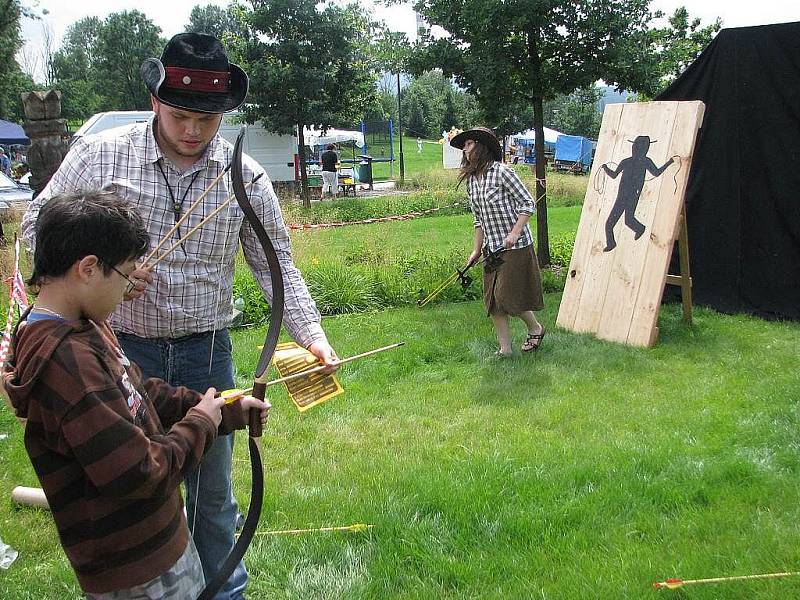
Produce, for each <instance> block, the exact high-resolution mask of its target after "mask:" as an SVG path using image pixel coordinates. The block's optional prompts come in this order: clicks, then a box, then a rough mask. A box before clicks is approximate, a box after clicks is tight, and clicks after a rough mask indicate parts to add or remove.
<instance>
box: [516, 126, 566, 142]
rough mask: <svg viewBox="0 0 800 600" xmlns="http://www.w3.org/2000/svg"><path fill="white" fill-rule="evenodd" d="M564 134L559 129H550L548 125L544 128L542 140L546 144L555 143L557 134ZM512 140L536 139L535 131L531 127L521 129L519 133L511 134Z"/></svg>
mask: <svg viewBox="0 0 800 600" xmlns="http://www.w3.org/2000/svg"><path fill="white" fill-rule="evenodd" d="M560 135H564V134H563V133H561V132H560V131H556V130H555V129H550V128H549V127H545V128H544V141H545V142H547V143H548V144H555V143H556V142H557V141H558V136H560ZM511 138H512V139H514V140H530V141H533V140H535V139H536V132H535V131H534V130H533V129H528V130H527V131H522V132H520V133H515V134H514V135H512V136H511Z"/></svg>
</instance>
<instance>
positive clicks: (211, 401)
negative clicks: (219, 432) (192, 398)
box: [195, 388, 225, 427]
mask: <svg viewBox="0 0 800 600" xmlns="http://www.w3.org/2000/svg"><path fill="white" fill-rule="evenodd" d="M216 394H217V390H215V389H214V388H208V390H207V391H206V393H205V394H203V399H202V400H200V402H198V403H197V404H196V405H195V408H196V409H198V410H200V411H201V412H202V413H203V414H205V415H206V416H207V417H208V418H209V419H211V420H212V421H214V427H219V424H220V423H221V422H222V411H221V409H222V406H223V405H224V404H225V398H220V397H215V396H216Z"/></svg>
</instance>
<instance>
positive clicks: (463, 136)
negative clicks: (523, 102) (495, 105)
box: [450, 127, 503, 161]
mask: <svg viewBox="0 0 800 600" xmlns="http://www.w3.org/2000/svg"><path fill="white" fill-rule="evenodd" d="M467 140H474V141H476V142H480V143H481V144H483V145H484V146H486V147H487V148H488V149H489V152H491V154H492V158H494V159H495V160H499V161H502V160H503V149H502V148H500V142H498V141H497V138H496V137H495V135H494V133H493V132H492V130H491V129H488V128H486V127H473V128H472V129H467V130H466V131H462V132H461V133H459V134H458V135H457V136H455V137H454V138H453V139H452V140H450V145H451V146H452V147H453V148H458V149H459V150H463V149H464V144H465V143H466V141H467Z"/></svg>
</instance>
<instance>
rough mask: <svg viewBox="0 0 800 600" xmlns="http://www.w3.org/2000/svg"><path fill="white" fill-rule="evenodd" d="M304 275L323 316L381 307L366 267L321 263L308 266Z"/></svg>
mask: <svg viewBox="0 0 800 600" xmlns="http://www.w3.org/2000/svg"><path fill="white" fill-rule="evenodd" d="M304 276H305V280H306V283H307V284H308V290H309V292H311V297H312V298H314V301H315V302H316V303H317V308H318V309H319V311H320V312H321V313H322V314H324V315H337V314H342V313H352V312H363V311H366V310H371V309H376V308H381V306H380V303H379V301H378V298H377V297H376V296H375V290H374V288H373V285H372V282H373V277H372V274H371V273H370V271H369V270H368V269H365V268H363V267H357V266H352V267H348V266H345V265H341V264H336V263H322V264H319V265H316V266H314V267H311V268H310V269H308V270H307V271H306V272H305V273H304Z"/></svg>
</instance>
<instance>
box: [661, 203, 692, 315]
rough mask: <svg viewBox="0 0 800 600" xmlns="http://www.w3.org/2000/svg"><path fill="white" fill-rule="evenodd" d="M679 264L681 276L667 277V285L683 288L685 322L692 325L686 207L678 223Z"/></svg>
mask: <svg viewBox="0 0 800 600" xmlns="http://www.w3.org/2000/svg"><path fill="white" fill-rule="evenodd" d="M678 263H679V264H680V270H681V274H680V275H667V281H666V283H667V285H678V286H680V288H681V302H682V303H683V320H684V321H686V323H688V324H689V325H691V324H692V277H691V273H690V272H689V230H688V228H687V226H686V205H684V206H683V207H682V208H681V215H680V219H679V221H678Z"/></svg>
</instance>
